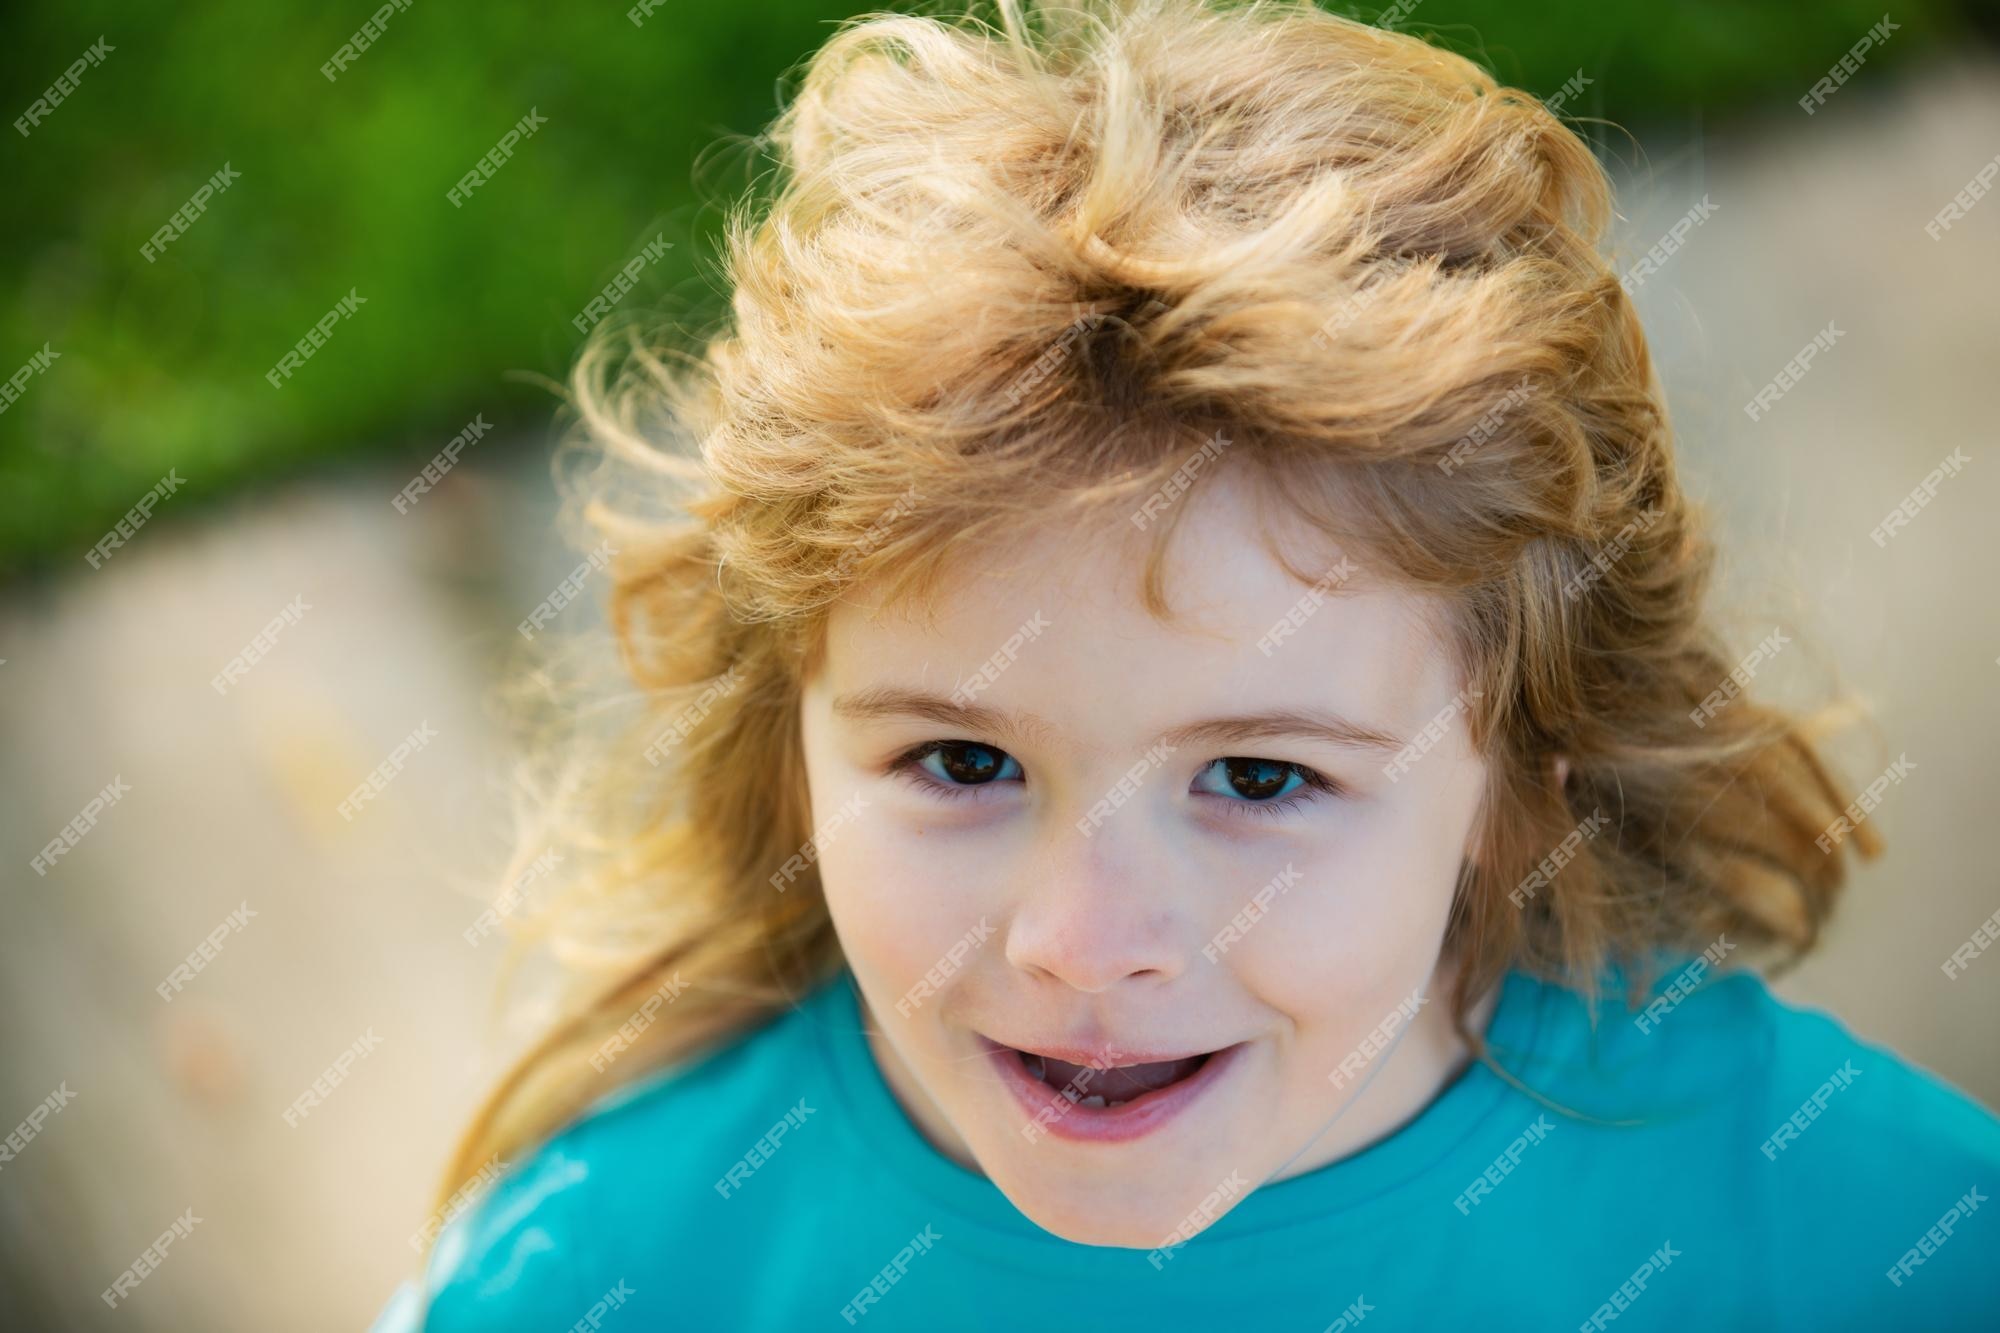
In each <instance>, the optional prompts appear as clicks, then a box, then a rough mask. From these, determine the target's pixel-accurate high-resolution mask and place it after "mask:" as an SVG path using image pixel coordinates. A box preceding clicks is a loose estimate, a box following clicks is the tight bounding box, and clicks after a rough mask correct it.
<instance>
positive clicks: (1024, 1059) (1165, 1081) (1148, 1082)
mask: <svg viewBox="0 0 2000 1333" xmlns="http://www.w3.org/2000/svg"><path fill="white" fill-rule="evenodd" d="M1008 1049H1009V1050H1013V1048H1012V1047H1009V1048H1008ZM1213 1054H1215V1052H1213V1051H1203V1052H1202V1053H1201V1054H1200V1055H1193V1056H1189V1057H1187V1058H1186V1059H1182V1060H1160V1061H1154V1062H1151V1063H1142V1064H1132V1065H1113V1066H1111V1067H1110V1068H1107V1069H1099V1068H1097V1067H1096V1066H1093V1065H1079V1064H1072V1063H1071V1062H1070V1061H1068V1060H1058V1059H1057V1058H1056V1057H1055V1056H1053V1055H1037V1054H1035V1053H1034V1052H1032V1051H1021V1050H1015V1051H1014V1055H1015V1057H1016V1058H1017V1059H1019V1060H1020V1062H1021V1067H1022V1068H1024V1069H1026V1070H1027V1071H1028V1073H1029V1074H1030V1075H1031V1076H1033V1077H1034V1078H1036V1079H1039V1080H1040V1081H1041V1082H1043V1083H1046V1084H1048V1085H1049V1086H1050V1087H1052V1088H1054V1089H1055V1090H1056V1094H1057V1095H1058V1096H1060V1097H1064V1098H1067V1099H1068V1100H1069V1101H1071V1102H1074V1103H1075V1104H1076V1105H1078V1106H1082V1107H1088V1108H1090V1109H1091V1110H1097V1111H1102V1110H1109V1109H1112V1108H1114V1107H1119V1106H1123V1105H1125V1103H1127V1102H1131V1101H1137V1100H1138V1099H1139V1098H1141V1097H1143V1096H1145V1095H1146V1094H1147V1093H1150V1092H1158V1091H1160V1090H1161V1089H1162V1088H1170V1087H1172V1086H1173V1085H1174V1084H1176V1083H1179V1082H1180V1081H1181V1080H1182V1079H1186V1078H1192V1077H1193V1076H1194V1074H1195V1071H1196V1070H1198V1069H1200V1068H1201V1067H1202V1066H1203V1065H1204V1064H1207V1063H1208V1058H1209V1056H1211V1055H1213Z"/></svg>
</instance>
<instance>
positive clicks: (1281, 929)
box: [1228, 777, 1472, 1045]
mask: <svg viewBox="0 0 2000 1333" xmlns="http://www.w3.org/2000/svg"><path fill="white" fill-rule="evenodd" d="M1464 794H1465V779H1464V778H1463V777H1460V778H1457V779H1454V780H1453V782H1451V783H1448V784H1444V786H1443V787H1442V788H1441V789H1440V790H1436V791H1432V792H1430V793H1429V794H1428V796H1427V798H1426V799H1423V800H1414V801H1405V802H1401V803H1398V802H1394V801H1388V802H1384V803H1383V804H1382V805H1381V806H1380V807H1379V808H1376V809H1373V810H1371V811H1370V812H1369V813H1368V816H1367V817H1365V818H1357V819H1353V820H1349V821H1346V822H1345V823H1344V824H1343V826H1342V828H1341V829H1340V832H1339V835H1338V837H1336V838H1334V839H1331V840H1329V842H1328V843H1327V844H1326V845H1325V846H1324V847H1323V848H1321V849H1320V850H1319V851H1318V852H1317V854H1316V855H1314V856H1313V857H1312V858H1311V859H1310V860H1306V859H1301V860H1299V861H1298V862H1297V864H1298V869H1299V872H1300V874H1299V882H1298V883H1297V884H1295V885H1293V886H1292V887H1291V888H1290V889H1289V890H1287V892H1286V893H1285V894H1284V895H1283V896H1282V897H1280V898H1278V899H1277V900H1276V901H1275V902H1273V903H1272V905H1271V911H1270V914H1269V917H1268V920H1267V921H1266V922H1259V923H1258V926H1257V927H1255V928H1253V929H1252V930H1251V931H1250V932H1249V933H1248V935H1247V936H1246V937H1245V939H1244V942H1243V944H1242V945H1241V946H1240V952H1239V951H1238V950H1232V951H1231V953H1230V954H1229V955H1228V959H1229V960H1230V961H1231V963H1232V967H1233V970H1234V971H1235V972H1236V973H1237V976H1238V979H1239V981H1240V982H1241V983H1242V984H1243V985H1245V986H1246V987H1247V988H1248V989H1250V990H1251V991H1253V992H1254V993H1255V994H1256V995H1257V996H1258V997H1259V998H1260V999H1261V1000H1262V1001H1263V1002H1264V1003H1265V1004H1268V1005H1269V1006H1271V1007H1272V1008H1273V1009H1276V1010H1278V1011H1279V1012H1281V1013H1284V1014H1286V1015H1288V1016H1289V1017H1290V1018H1291V1019H1292V1020H1293V1022H1294V1023H1295V1024H1296V1025H1297V1026H1298V1028H1299V1030H1300V1034H1301V1037H1302V1038H1308V1037H1312V1035H1313V1034H1315V1033H1317V1034H1321V1035H1324V1034H1327V1033H1334V1034H1337V1035H1336V1039H1337V1040H1346V1039H1347V1037H1348V1036H1350V1035H1358V1034H1362V1033H1366V1032H1367V1031H1368V1030H1369V1029H1371V1028H1373V1027H1374V1026H1375V1024H1376V1023H1378V1022H1380V1021H1381V1019H1382V1017H1383V1015H1385V1014H1387V1013H1388V1012H1389V1011H1391V1010H1393V1009H1394V1008H1396V1006H1397V1005H1398V1004H1400V1003H1402V1002H1403V1001H1404V1000H1405V999H1407V998H1408V996H1409V994H1410V992H1411V990H1412V989H1414V988H1415V987H1417V986H1419V985H1422V984H1425V983H1426V982H1427V981H1428V979H1429V978H1430V975H1431V973H1432V971H1433V970H1434V968H1435V967H1436V965H1437V959H1438V952H1439V949H1440V947H1441V945H1442V944H1443V940H1444V932H1445V927H1446V924H1447V923H1448V921H1449V919H1450V915H1451V903H1452V895H1453V892H1454V891H1455V889H1456V888H1457V884H1458V874H1459V866H1460V863H1461V861H1462V859H1463V855H1462V849H1463V846H1464V838H1465V834H1466V831H1467V830H1468V829H1469V828H1470V827H1471V820H1472V809H1471V807H1470V805H1469V803H1468V802H1467V801H1466V800H1465V799H1463V797H1464ZM1398 795H1400V793H1399V794H1398ZM1411 795H1413V796H1414V795H1416V793H1414V792H1412V793H1411ZM1266 925H1268V926H1269V927H1270V928H1269V929H1265V928H1263V927H1265V926H1266ZM1314 1039H1317V1038H1314ZM1349 1044H1350V1045H1351V1044H1352V1043H1351V1041H1350V1042H1349Z"/></svg>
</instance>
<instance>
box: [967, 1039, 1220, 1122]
mask: <svg viewBox="0 0 2000 1333" xmlns="http://www.w3.org/2000/svg"><path fill="white" fill-rule="evenodd" d="M979 1039H980V1041H981V1043H982V1044H984V1046H985V1047H986V1049H987V1053H988V1054H989V1055H990V1056H991V1057H992V1059H993V1062H994V1064H995V1066H996V1067H997V1068H998V1070H999V1073H1000V1081H1001V1082H1002V1083H1004V1084H1006V1085H1007V1088H1008V1090H1009V1091H1010V1092H1012V1093H1013V1094H1014V1097H1015V1100H1016V1101H1017V1102H1018V1103H1019V1104H1020V1106H1021V1107H1022V1109H1023V1110H1024V1111H1026V1112H1027V1114H1028V1123H1026V1124H1025V1125H1023V1126H1022V1127H1021V1130H1022V1133H1023V1134H1024V1135H1025V1136H1026V1137H1027V1138H1028V1140H1029V1142H1031V1143H1032V1142H1034V1141H1035V1140H1036V1139H1037V1138H1039V1137H1040V1136H1042V1135H1044V1134H1047V1135H1052V1136H1054V1137H1056V1138H1062V1139H1070V1140H1077V1141H1094V1142H1122V1141H1124V1140H1128V1139H1134V1138H1137V1137H1139V1136H1140V1135H1143V1134H1150V1133H1152V1132H1153V1131H1154V1130H1156V1129H1158V1128H1160V1127H1161V1126H1162V1125H1165V1124H1166V1123H1168V1121H1170V1120H1171V1119H1173V1118H1174V1117H1175V1116H1177V1115H1179V1114H1180V1113H1181V1111H1183V1110H1184V1109H1185V1108H1186V1107H1188V1106H1189V1105H1190V1104H1192V1103H1193V1102H1194V1101H1195V1100H1196V1099H1197V1098H1199V1097H1200V1096H1201V1095H1202V1094H1203V1093H1204V1092H1205V1091H1206V1090H1207V1089H1209V1088H1211V1087H1213V1086H1215V1084H1216V1083H1218V1082H1220V1081H1221V1080H1222V1078H1223V1077H1224V1076H1225V1075H1226V1073H1227V1072H1228V1070H1229V1069H1230V1068H1231V1067H1233V1066H1234V1064H1235V1062H1236V1061H1235V1057H1236V1055H1237V1054H1238V1053H1239V1052H1240V1051H1241V1050H1242V1049H1243V1048H1244V1046H1246V1045H1247V1044H1248V1043H1246V1042H1237V1043H1235V1044H1234V1045H1231V1046H1224V1047H1220V1048H1218V1049H1216V1050H1212V1051H1200V1052H1196V1053H1194V1054H1192V1055H1186V1056H1179V1057H1176V1058H1173V1059H1167V1060H1148V1061H1135V1062H1132V1063H1130V1064H1114V1063H1111V1062H1110V1060H1104V1061H1101V1062H1100V1063H1096V1064H1081V1063H1078V1062H1077V1061H1074V1060H1067V1059H1063V1058H1062V1057H1060V1056H1055V1055H1051V1054H1048V1053H1047V1052H1042V1051H1028V1050H1021V1049H1018V1048H1016V1047H1012V1046H1006V1045H1003V1044H1001V1043H999V1042H996V1041H994V1040H992V1039H991V1038H989V1037H986V1036H983V1035H981V1036H980V1038H979ZM1071 1054H1072V1055H1080V1054H1082V1052H1076V1051H1072V1052H1071Z"/></svg>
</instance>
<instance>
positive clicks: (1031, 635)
mask: <svg viewBox="0 0 2000 1333" xmlns="http://www.w3.org/2000/svg"><path fill="white" fill-rule="evenodd" d="M1175 503H1176V504H1177V505H1182V506H1186V507H1187V508H1186V512H1184V513H1182V514H1180V515H1179V526H1178V528H1177V530H1176V531H1175V533H1174V534H1173V538H1172V540H1171V542H1170V543H1169V544H1168V547H1167V550H1166V555H1165V562H1164V565H1163V568H1162V580H1163V585H1164V590H1165V596H1166V599H1167V601H1168V603H1169V606H1170V607H1171V610H1172V612H1173V613H1174V616H1173V620H1172V621H1171V622H1165V621H1162V620H1160V619H1157V618H1156V617H1155V616H1153V615H1152V613H1151V612H1149V611H1148V610H1147V609H1146V607H1145V606H1144V604H1143V603H1142V600H1141V597H1140V581H1141V577H1142V574H1143V571H1144V566H1145V558H1146V554H1147V551H1148V549H1149V548H1150V546H1151V543H1152V541H1153V537H1152V534H1150V533H1147V532H1142V531H1140V530H1139V529H1138V528H1137V527H1136V526H1135V525H1134V524H1133V523H1132V522H1131V521H1130V519H1129V518H1128V517H1127V515H1126V514H1125V513H1123V512H1112V513H1109V514H1108V515H1106V516H1104V517H1102V518H1100V519H1097V520H1095V521H1092V522H1087V523H1077V524H1072V525H1069V526H1066V527H1057V526H1055V525H1039V526H1036V527H1034V528H1032V529H1024V530H1023V531H1022V532H1021V533H1020V534H1019V535H1018V537H1016V538H1013V539H1010V540H1008V541H1006V542H1005V543H1004V544H1003V545H1001V546H998V547H990V548H987V549H986V550H983V551H966V550H961V551H959V552H957V553H955V554H954V557H953V559H952V562H951V564H950V566H949V567H948V568H947V569H946V570H944V571H943V575H944V576H943V578H941V579H940V581H939V592H938V595H937V597H936V598H935V599H934V601H933V602H932V603H930V604H928V605H927V607H926V608H924V609H923V610H924V612H925V613H922V614H920V613H919V611H918V609H917V608H912V607H903V606H889V605H884V604H882V603H881V602H879V601H877V600H874V599H873V598H871V596H870V594H869V591H868V589H866V588H862V589H858V590H856V595H854V596H853V597H851V598H849V599H846V600H844V601H843V602H841V603H840V604H839V605H838V606H837V607H836V608H835V610H834V611H833V612H832V613H831V615H830V617H829V620H828V623H827V627H826V629H827V644H826V649H827V652H826V658H825V676H826V679H825V681H824V682H823V683H824V685H825V686H826V687H827V688H828V689H830V690H831V691H833V692H835V693H840V692H845V691H849V690H854V689H865V688H872V687H878V686H891V687H902V688H910V689H921V690H930V691H935V692H937V693H941V694H949V693H951V692H952V691H953V690H955V689H959V688H961V687H964V688H968V689H976V690H977V691H978V693H977V697H978V699H979V701H980V702H981V703H985V704H991V705H994V706H997V707H1002V708H1012V707H1018V708H1022V709H1028V710H1033V711H1035V712H1037V713H1039V714H1042V715H1044V716H1047V717H1049V718H1051V719H1054V720H1056V721H1058V722H1059V723H1060V724H1061V725H1062V726H1063V728H1064V731H1065V733H1066V734H1070V735H1073V736H1077V737H1079V738H1083V737H1089V736H1092V735H1094V734H1101V735H1103V736H1104V739H1105V740H1106V742H1107V743H1109V742H1110V741H1111V740H1112V733H1111V732H1110V731H1109V730H1108V729H1100V728H1099V727H1098V726H1097V725H1096V723H1095V721H1094V719H1107V718H1113V717H1115V718H1118V719H1122V720H1130V719H1134V718H1137V719H1139V722H1140V723H1141V724H1144V725H1153V730H1150V731H1147V732H1146V734H1149V735H1150V734H1154V732H1155V731H1157V730H1161V729H1164V728H1166V727H1168V726H1171V725H1173V724H1175V723H1177V722H1180V721H1183V720H1185V719H1186V718H1187V717H1188V716H1190V715H1192V714H1193V713H1195V712H1197V711H1201V710H1205V709H1210V708H1220V707H1229V708H1235V707H1240V706H1250V705H1254V706H1257V707H1270V706H1273V705H1292V706H1299V707H1317V708H1334V709H1338V710H1340V711H1341V712H1343V713H1345V714H1347V715H1349V716H1351V717H1353V718H1354V719H1355V720H1357V721H1361V722H1364V723H1370V724H1374V725H1376V726H1378V727H1380V728H1382V729H1384V730H1396V729H1397V728H1402V729H1403V734H1407V731H1408V729H1409V727H1410V726H1411V725H1412V724H1413V723H1415V724H1420V723H1421V721H1422V719H1423V717H1425V716H1428V715H1429V711H1430V709H1431V708H1432V707H1434V702H1433V701H1435V700H1439V699H1448V698H1449V697H1450V695H1451V693H1452V690H1453V689H1454V688H1455V683H1454V681H1453V677H1454V675H1455V673H1454V671H1453V670H1452V667H1451V664H1450V662H1449V660H1448V656H1447V654H1446V653H1445V651H1444V647H1443V644H1442V642H1441V640H1440V638H1439V635H1438V627H1439V626H1440V625H1441V624H1442V618H1441V615H1440V612H1441V610H1442V608H1441V606H1440V604H1439V603H1438V602H1437V601H1436V599H1435V598H1433V597H1431V596H1429V595H1425V594H1420V593H1417V592H1414V591H1411V590H1409V589H1406V588H1402V587H1398V586H1395V585H1393V584H1390V583H1388V582H1386V581H1384V580H1383V579H1381V578H1379V577H1376V576H1375V575H1374V574H1372V573H1371V572H1370V571H1369V570H1368V569H1367V568H1366V567H1365V566H1362V565H1361V563H1360V561H1359V560H1358V559H1357V558H1355V557H1354V556H1352V555H1350V554H1349V553H1348V552H1346V551H1343V550H1342V548H1341V547H1340V546H1339V544H1338V543H1337V542H1336V541H1335V540H1333V539H1331V538H1329V537H1328V536H1327V535H1325V534H1324V533H1320V532H1317V531H1315V530H1314V529H1312V528H1310V527H1308V526H1307V525H1306V524H1305V523H1304V522H1303V520H1301V519H1299V518H1298V517H1297V516H1296V515H1293V514H1291V513H1289V512H1287V511H1284V510H1283V508H1282V506H1274V505H1270V504H1268V503H1260V498H1259V492H1257V491H1256V490H1255V489H1254V488H1253V487H1252V486H1251V485H1250V484H1249V483H1247V482H1246V481H1244V480H1242V479H1240V478H1238V477H1236V476H1235V475H1233V474H1231V473H1227V472H1219V473H1216V474H1214V475H1212V476H1211V477H1209V478H1207V479H1206V481H1205V483H1204V485H1202V486H1201V487H1198V488H1196V489H1195V490H1194V491H1192V492H1190V493H1188V494H1186V495H1183V496H1181V497H1180V498H1179V499H1178V500H1176V501H1175ZM1271 546H1276V547H1278V548H1280V549H1282V550H1283V551H1284V553H1285V556H1286V559H1287V560H1288V561H1289V562H1290V563H1291V564H1292V565H1293V566H1294V567H1296V568H1297V569H1299V570H1301V571H1303V572H1306V573H1308V574H1310V575H1313V576H1314V577H1313V578H1312V579H1309V580H1308V581H1306V582H1301V581H1300V580H1298V579H1297V578H1295V577H1293V576H1292V575H1291V574H1289V573H1287V572H1286V570H1285V569H1284V567H1283V566H1282V565H1281V564H1279V563H1278V561H1277V560H1276V559H1275V558H1274V556H1273V555H1272V554H1271V552H1270V550H1269V549H1268V548H1269V547H1271ZM1154 724H1156V725H1154ZM1123 729H1124V728H1123V724H1122V722H1121V725H1120V728H1119V730H1120V731H1121V732H1122V731H1123Z"/></svg>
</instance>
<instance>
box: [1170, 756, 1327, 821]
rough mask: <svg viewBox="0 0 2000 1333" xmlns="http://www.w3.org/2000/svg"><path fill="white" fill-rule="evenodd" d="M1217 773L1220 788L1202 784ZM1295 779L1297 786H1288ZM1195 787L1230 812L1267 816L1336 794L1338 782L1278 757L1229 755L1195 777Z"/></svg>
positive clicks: (1260, 816) (1256, 816)
mask: <svg viewBox="0 0 2000 1333" xmlns="http://www.w3.org/2000/svg"><path fill="white" fill-rule="evenodd" d="M1217 774H1219V775H1220V776H1221V783H1222V788H1223V789H1222V790H1220V791H1218V790H1216V789H1215V788H1213V787H1206V786H1203V785H1202V784H1203V780H1204V779H1206V778H1209V777H1211V776H1212V775H1217ZM1293 779H1297V785H1295V786H1294V785H1290V784H1291V783H1292V781H1293ZM1195 790H1196V791H1198V792H1203V793H1205V794H1208V795H1214V796H1220V797H1222V799H1223V800H1224V801H1225V802H1226V803H1227V805H1228V810H1229V813H1230V814H1231V815H1244V816H1250V817H1254V818H1270V817H1275V816H1278V815H1281V814H1283V813H1284V812H1285V811H1287V810H1296V809H1298V808H1299V807H1301V806H1304V805H1309V804H1311V803H1312V802H1314V801H1317V800H1320V799H1322V798H1323V797H1325V796H1339V795H1342V794H1343V790H1342V788H1341V786H1340V784H1339V783H1337V782H1334V781H1333V780H1332V779H1330V778H1327V777H1323V776H1322V775H1320V774H1319V773H1316V772H1314V771H1313V770H1312V769H1310V768H1307V767H1306V766H1305V765H1303V764H1294V763H1290V762H1288V761H1284V760H1278V759H1248V758H1241V757H1231V758H1227V759H1218V760H1216V761H1215V762H1214V763H1212V764H1210V765H1209V766H1208V767H1207V768H1205V769H1203V770H1202V771H1201V774H1200V776H1198V777H1197V778H1196V779H1195Z"/></svg>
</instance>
